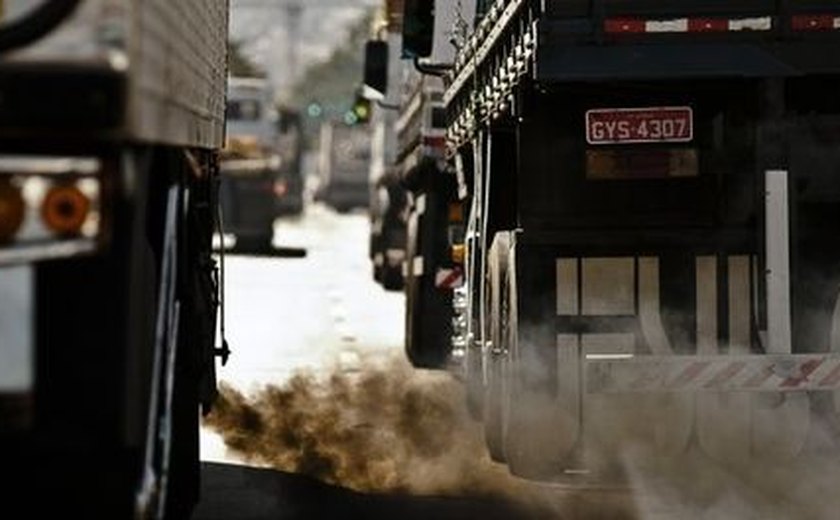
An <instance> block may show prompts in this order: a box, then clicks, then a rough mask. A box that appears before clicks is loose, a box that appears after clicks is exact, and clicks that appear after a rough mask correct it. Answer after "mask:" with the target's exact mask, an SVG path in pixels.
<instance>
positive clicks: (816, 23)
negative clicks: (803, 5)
mask: <svg viewBox="0 0 840 520" xmlns="http://www.w3.org/2000/svg"><path fill="white" fill-rule="evenodd" d="M791 29H793V30H794V31H834V30H838V29H840V16H835V15H830V14H802V15H796V16H794V17H793V18H792V19H791Z"/></svg>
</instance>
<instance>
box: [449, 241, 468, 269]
mask: <svg viewBox="0 0 840 520" xmlns="http://www.w3.org/2000/svg"><path fill="white" fill-rule="evenodd" d="M466 252H467V250H466V247H464V244H453V245H452V261H453V262H455V263H456V264H463V263H464V256H466Z"/></svg>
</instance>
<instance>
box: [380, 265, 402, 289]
mask: <svg viewBox="0 0 840 520" xmlns="http://www.w3.org/2000/svg"><path fill="white" fill-rule="evenodd" d="M381 269H382V274H381V276H382V287H383V288H384V289H385V290H386V291H402V290H403V288H404V286H405V283H404V281H403V274H402V268H401V267H394V266H391V265H384V266H382V268H381Z"/></svg>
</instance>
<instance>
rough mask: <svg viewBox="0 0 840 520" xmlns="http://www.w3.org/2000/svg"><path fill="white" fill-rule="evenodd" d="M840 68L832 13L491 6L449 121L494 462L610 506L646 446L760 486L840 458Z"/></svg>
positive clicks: (770, 5) (477, 395)
mask: <svg viewBox="0 0 840 520" xmlns="http://www.w3.org/2000/svg"><path fill="white" fill-rule="evenodd" d="M838 51H840V6H837V5H836V3H834V2H825V1H824V2H795V3H792V2H776V1H769V0H768V1H764V0H755V1H737V2H736V1H691V2H687V1H673V2H662V1H657V2H653V1H651V2H645V1H629V0H628V1H609V0H592V1H584V0H582V1H574V0H571V1H560V0H555V1H549V2H528V1H498V2H493V3H491V4H490V5H489V6H488V8H487V11H486V15H485V17H484V19H483V20H482V21H481V22H480V23H479V24H478V25H477V28H476V29H475V31H474V32H472V34H471V35H470V37H469V38H468V40H467V43H466V45H465V46H464V47H463V49H462V50H461V52H460V53H459V55H458V57H457V58H456V63H455V68H454V70H453V72H452V73H451V74H450V76H449V78H448V79H449V83H448V89H447V92H446V96H445V99H446V102H447V108H448V112H449V127H448V134H447V136H448V142H449V145H450V152H451V157H452V159H453V161H452V162H453V165H457V166H454V167H453V168H454V169H455V170H457V171H458V172H459V177H460V178H462V179H464V180H463V181H462V188H463V189H468V188H469V189H471V192H470V195H471V197H472V200H473V207H472V211H471V213H470V219H469V226H468V229H469V232H468V234H467V240H466V245H467V262H466V266H467V286H468V290H467V291H466V296H467V303H466V304H465V305H462V308H461V309H460V310H459V313H460V316H462V320H463V322H464V323H465V326H464V328H465V330H464V331H463V334H462V337H460V338H458V339H459V340H461V341H460V343H459V346H460V344H464V345H465V352H464V354H465V356H466V358H467V362H466V366H467V367H469V366H477V367H478V368H473V369H472V370H468V371H467V374H468V377H470V378H471V379H472V380H473V381H474V382H476V381H477V384H476V383H474V384H472V385H471V386H470V387H468V388H471V389H472V390H471V391H472V393H473V398H474V399H476V400H479V401H482V402H483V415H484V420H485V433H486V436H487V440H488V445H489V446H490V449H491V453H492V455H493V456H494V458H496V459H497V460H504V461H506V462H507V463H508V464H509V466H510V468H511V470H512V471H513V472H514V473H517V474H519V475H522V476H527V477H533V478H551V479H560V480H562V481H565V482H580V483H598V482H601V483H603V482H604V481H605V480H609V478H610V476H613V475H620V474H621V472H622V471H621V467H620V466H621V459H622V453H621V450H623V449H625V448H627V444H628V443H629V442H630V439H631V438H636V439H641V440H642V441H643V442H644V443H646V444H651V445H652V446H653V447H654V448H655V451H657V452H658V453H660V454H662V453H665V454H670V455H676V454H684V453H686V452H689V451H700V452H702V453H704V454H705V455H707V456H709V457H711V458H712V459H714V460H717V461H720V462H722V463H727V462H731V461H733V460H748V461H751V462H752V463H754V464H756V465H758V464H759V463H761V462H762V461H764V462H766V461H768V460H772V461H773V464H776V465H785V464H792V463H793V461H795V460H800V459H801V458H803V457H807V456H813V455H814V453H813V452H812V448H813V447H814V446H813V442H812V441H813V439H814V438H815V436H816V435H817V433H816V432H818V431H828V432H829V436H830V437H835V438H836V435H837V412H838V409H839V408H838V403H837V402H836V401H835V400H834V398H835V392H836V390H837V388H838V383H840V376H838V374H840V358H838V357H837V354H836V351H837V350H838V348H840V343H838V339H837V338H838V336H837V332H836V331H837V330H840V329H838V328H837V327H838V325H840V322H838V319H840V318H838V316H840V310H838V309H840V305H838V289H837V288H838V286H839V285H840V269H838V268H837V261H838V258H840V250H838V248H837V247H835V245H834V241H833V240H832V236H833V235H834V233H835V232H836V229H837V228H836V226H837V224H836V222H837V216H838V215H840V183H838V181H837V179H836V178H835V174H836V171H837V169H838V168H840V154H839V153H838V150H840V148H839V147H838V143H837V138H838V134H837V129H838V123H840V119H838V116H840V104H838V102H837V97H836V95H835V94H833V93H834V92H836V91H837V88H838V87H840V53H838ZM476 359H477V360H479V361H478V362H477V364H476V362H475V360H476ZM470 360H473V361H472V362H471V361H470ZM831 456H836V453H834V452H833V453H832V454H831Z"/></svg>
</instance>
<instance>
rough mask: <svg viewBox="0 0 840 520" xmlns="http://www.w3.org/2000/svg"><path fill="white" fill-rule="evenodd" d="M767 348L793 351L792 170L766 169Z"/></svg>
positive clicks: (775, 350) (787, 352)
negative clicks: (790, 173)
mask: <svg viewBox="0 0 840 520" xmlns="http://www.w3.org/2000/svg"><path fill="white" fill-rule="evenodd" d="M765 189H766V192H765V204H766V206H765V215H766V216H765V226H766V230H765V231H766V233H765V247H766V254H767V272H766V275H767V346H766V348H767V352H768V353H771V354H789V353H791V306H790V216H789V207H788V205H789V199H788V172H787V171H784V170H770V171H767V172H766V173H765Z"/></svg>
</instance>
